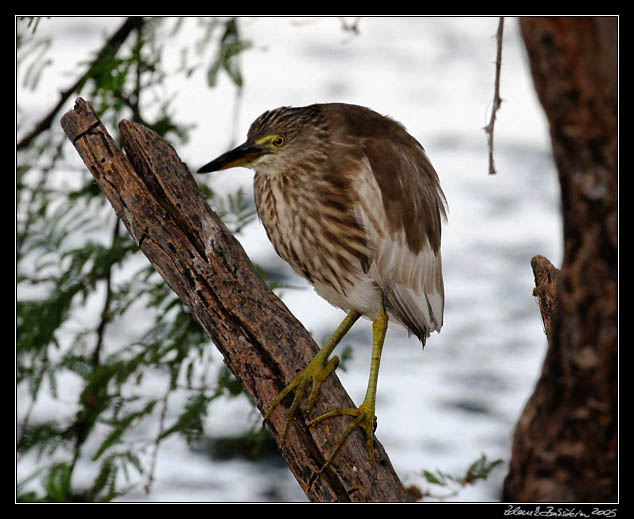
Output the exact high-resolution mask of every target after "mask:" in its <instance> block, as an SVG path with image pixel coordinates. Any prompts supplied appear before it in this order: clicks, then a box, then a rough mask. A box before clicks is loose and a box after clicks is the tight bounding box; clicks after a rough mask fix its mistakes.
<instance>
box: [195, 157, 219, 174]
mask: <svg viewBox="0 0 634 519" xmlns="http://www.w3.org/2000/svg"><path fill="white" fill-rule="evenodd" d="M217 170H218V166H217V164H216V161H215V160H212V161H211V162H208V163H207V164H205V165H204V166H203V167H201V168H200V169H199V170H198V171H196V173H211V172H212V171H217Z"/></svg>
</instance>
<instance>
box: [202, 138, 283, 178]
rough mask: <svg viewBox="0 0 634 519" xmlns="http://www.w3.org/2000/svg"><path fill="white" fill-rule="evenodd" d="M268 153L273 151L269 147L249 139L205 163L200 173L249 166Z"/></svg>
mask: <svg viewBox="0 0 634 519" xmlns="http://www.w3.org/2000/svg"><path fill="white" fill-rule="evenodd" d="M267 153H271V151H270V150H269V149H268V148H267V147H265V146H263V145H261V144H257V143H255V142H250V141H247V142H245V143H244V144H241V145H240V146H238V147H237V148H234V149H232V150H231V151H228V152H227V153H224V154H223V155H220V157H218V158H217V159H214V160H212V161H211V162H209V163H207V164H205V165H204V166H203V167H202V168H200V169H199V170H198V173H210V172H211V171H220V170H221V169H228V168H234V167H237V166H244V167H247V166H249V165H250V164H252V163H253V162H255V161H256V160H257V159H259V158H260V157H261V156H262V155H265V154H267Z"/></svg>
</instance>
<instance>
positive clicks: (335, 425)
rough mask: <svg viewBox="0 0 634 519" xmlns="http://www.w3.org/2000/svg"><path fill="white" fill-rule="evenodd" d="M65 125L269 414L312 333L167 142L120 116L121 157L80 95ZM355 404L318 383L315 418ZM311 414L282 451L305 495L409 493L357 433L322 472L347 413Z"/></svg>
mask: <svg viewBox="0 0 634 519" xmlns="http://www.w3.org/2000/svg"><path fill="white" fill-rule="evenodd" d="M61 124H62V127H63V128H64V131H65V132H66V135H67V136H68V138H69V139H70V140H71V141H72V143H73V144H74V146H75V148H76V149H77V151H78V153H79V155H80V156H81V158H82V159H83V161H84V163H85V164H86V166H87V167H88V169H89V170H90V172H91V173H92V175H93V176H94V178H95V181H96V182H97V183H98V184H99V186H100V187H101V188H102V190H103V191H104V193H105V195H106V197H107V198H108V200H109V201H110V203H111V205H112V207H113V208H114V210H115V212H116V214H117V216H118V217H119V218H120V219H121V221H122V222H123V223H124V224H125V226H126V228H127V229H128V231H129V232H130V234H131V235H132V237H133V238H134V240H135V241H136V243H137V244H138V245H139V247H140V249H141V250H142V251H143V253H144V254H145V255H146V256H147V258H148V259H149V261H150V262H151V263H152V265H153V266H154V267H155V268H156V270H157V271H158V272H159V273H160V274H161V276H162V277H163V279H164V280H165V281H166V282H167V283H168V285H169V286H170V287H171V288H172V289H173V290H174V291H175V292H176V293H177V294H178V296H179V297H180V298H181V299H182V300H183V302H184V303H185V304H186V305H187V306H188V308H189V309H190V311H191V312H192V314H193V315H194V316H195V317H196V318H197V319H198V321H199V322H200V324H201V325H202V326H203V328H204V329H205V330H206V332H207V333H208V334H209V337H210V338H211V339H212V340H213V342H214V344H215V345H216V347H217V348H218V349H219V350H220V352H221V353H222V355H223V357H224V361H225V363H226V365H227V366H228V368H229V369H230V370H231V372H232V373H233V374H234V375H235V376H236V378H238V379H239V380H240V382H241V383H242V384H243V385H244V387H245V389H246V390H247V391H248V392H249V394H250V395H251V397H252V398H253V401H254V402H255V403H256V405H257V406H258V408H259V409H260V410H261V411H262V410H264V411H266V409H267V408H268V406H269V404H270V402H271V401H272V400H273V399H274V398H275V396H276V395H277V394H278V392H279V391H280V390H281V389H282V388H283V387H284V386H285V385H286V384H287V383H289V382H290V381H291V379H292V378H293V377H294V376H295V375H296V374H297V373H298V372H299V371H300V370H301V369H303V368H304V367H305V366H306V364H307V363H308V362H309V361H310V359H311V358H312V356H313V355H314V354H315V353H316V351H317V346H316V344H315V343H314V341H313V340H312V338H311V337H310V335H309V334H308V332H306V330H305V329H304V328H303V326H302V325H301V324H300V323H299V322H298V321H297V320H296V319H295V318H294V317H293V315H292V314H291V313H290V312H289V310H288V309H287V308H286V307H285V306H284V304H283V303H282V302H281V301H280V300H279V299H278V298H277V297H276V296H275V295H274V294H273V293H272V292H271V291H270V290H269V289H268V288H267V286H266V285H265V283H264V282H263V281H262V280H261V279H260V278H259V277H258V275H257V274H256V273H255V271H254V269H253V267H252V265H251V263H250V261H249V259H248V257H247V256H246V254H245V252H244V250H243V249H242V247H241V246H240V244H239V243H238V241H237V240H236V239H235V238H234V237H233V235H232V234H231V233H230V232H229V231H228V229H227V228H226V227H225V225H224V224H223V223H222V222H221V221H220V219H219V218H218V217H217V215H216V214H215V213H214V212H213V211H212V210H211V209H210V208H209V206H208V205H207V203H206V201H205V199H204V197H203V196H202V194H201V193H200V191H199V190H198V187H197V185H196V182H195V180H194V178H193V177H192V175H191V173H190V171H189V169H188V168H187V166H186V165H185V164H184V163H183V162H181V160H180V159H179V157H178V156H177V154H176V152H175V151H174V149H173V148H172V147H171V146H170V145H169V144H168V143H167V142H165V141H164V140H162V139H160V138H159V137H158V135H156V134H155V133H154V132H152V131H151V130H149V129H147V128H145V127H143V126H140V125H137V124H134V123H130V122H128V121H122V122H121V123H120V125H119V131H120V137H121V141H122V143H123V146H124V148H125V151H126V155H124V154H123V153H122V152H121V151H120V150H118V149H117V147H116V145H115V142H114V141H113V140H112V138H111V137H110V135H109V134H108V132H107V130H106V129H105V127H104V126H103V125H102V124H101V122H100V121H99V119H98V118H97V116H96V114H95V113H94V111H93V109H92V107H91V106H90V104H89V103H87V102H86V101H84V100H83V99H78V100H77V101H76V103H75V108H74V110H72V111H70V112H68V113H67V114H65V115H64V117H63V118H62V121H61ZM351 405H352V402H351V400H350V398H349V397H348V395H347V394H346V392H345V390H344V389H343V387H342V386H341V384H340V382H339V380H338V379H337V377H336V376H331V377H329V378H328V380H326V382H325V383H324V384H323V385H322V387H321V392H320V398H319V399H318V401H317V404H316V405H315V409H314V410H313V413H314V414H313V416H317V414H318V413H322V412H325V411H327V410H329V409H331V408H334V407H351ZM285 417H286V408H285V407H284V406H278V409H276V410H275V412H274V413H273V415H272V417H271V420H270V428H271V430H272V432H273V434H274V436H275V437H276V439H277V441H278V445H279V434H280V433H281V431H282V429H283V425H284V420H285ZM308 419H309V417H307V416H306V415H305V414H304V413H303V412H300V413H298V416H297V417H296V418H295V419H294V420H293V424H292V425H291V427H290V429H289V432H288V436H287V439H286V442H285V443H284V444H282V445H280V450H281V452H282V454H283V456H284V457H285V459H286V461H287V462H288V465H289V467H290V469H291V471H292V472H293V474H294V475H295V477H296V478H297V480H298V482H299V483H300V485H301V487H302V488H303V490H304V492H305V493H306V495H307V496H308V498H309V499H310V500H312V501H331V502H332V501H337V502H343V501H405V500H406V499H407V495H406V492H405V490H404V488H403V485H402V484H401V482H400V481H399V479H398V477H397V475H396V474H395V472H394V470H393V468H392V465H391V463H390V461H389V459H388V457H387V455H386V454H385V452H384V450H383V448H382V447H381V445H380V444H379V443H378V442H377V441H376V440H375V454H376V459H377V462H376V465H375V469H374V470H373V469H372V468H371V467H370V466H369V463H368V456H367V451H366V448H365V444H364V439H363V436H362V435H361V434H353V435H352V436H351V437H350V438H349V440H348V442H347V443H346V445H345V446H344V448H343V449H342V450H341V452H340V453H339V454H338V456H337V458H336V459H335V461H334V463H333V467H332V468H329V469H327V470H326V471H325V472H324V473H323V474H318V472H319V469H320V467H321V466H322V465H323V464H324V462H325V460H326V459H327V457H328V455H329V454H330V452H331V449H332V448H333V446H334V442H335V441H336V439H337V438H339V437H340V435H341V434H342V433H343V432H344V430H345V428H346V419H332V420H326V421H324V422H321V423H320V424H318V425H317V426H315V427H310V428H309V427H307V426H306V423H307V421H308Z"/></svg>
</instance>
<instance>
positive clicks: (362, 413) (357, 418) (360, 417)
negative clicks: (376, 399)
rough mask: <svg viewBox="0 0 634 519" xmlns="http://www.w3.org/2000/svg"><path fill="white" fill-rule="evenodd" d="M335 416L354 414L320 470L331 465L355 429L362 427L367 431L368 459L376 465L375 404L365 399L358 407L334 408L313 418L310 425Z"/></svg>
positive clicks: (372, 464) (371, 463)
mask: <svg viewBox="0 0 634 519" xmlns="http://www.w3.org/2000/svg"><path fill="white" fill-rule="evenodd" d="M333 416H352V417H354V420H353V421H352V422H351V423H350V425H349V426H348V428H347V429H346V431H345V432H344V433H343V436H342V437H341V438H340V439H339V441H338V442H337V444H336V445H335V448H334V449H333V451H332V453H331V454H330V456H329V457H328V459H327V460H326V463H325V464H324V466H323V467H322V468H321V470H320V472H323V471H324V470H326V468H327V467H328V466H329V465H330V463H331V462H332V460H333V459H334V458H335V456H336V455H337V453H338V452H339V450H340V449H341V447H343V446H344V444H345V443H346V440H347V439H348V437H349V436H350V434H352V432H353V431H354V430H355V429H361V430H362V431H363V432H364V433H365V444H366V447H367V449H368V459H369V460H370V465H371V466H372V467H374V431H375V429H376V416H375V415H374V404H373V403H371V402H366V401H364V402H363V403H362V404H361V405H360V406H359V407H357V408H356V409H339V408H337V409H333V410H331V411H328V412H327V413H324V414H322V415H321V416H318V417H317V418H315V419H313V420H311V421H310V422H309V425H311V426H312V425H315V424H316V423H319V422H321V421H322V420H325V419H326V418H332V417H333Z"/></svg>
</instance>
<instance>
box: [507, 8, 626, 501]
mask: <svg viewBox="0 0 634 519" xmlns="http://www.w3.org/2000/svg"><path fill="white" fill-rule="evenodd" d="M520 28H521V32H522V36H523V39H524V43H525V45H526V49H527V51H528V57H529V60H530V67H531V72H532V75H533V80H534V84H535V88H536V90H537V94H538V96H539V99H540V101H541V104H542V106H543V108H544V111H545V113H546V116H547V118H548V122H549V125H550V135H551V140H552V148H553V155H554V159H555V163H556V166H557V170H558V174H559V181H560V185H561V199H562V211H563V238H564V258H563V265H562V268H561V271H560V272H559V273H558V274H557V273H556V271H555V270H554V269H551V268H549V267H548V265H547V263H548V262H544V261H543V259H536V260H534V265H533V266H534V269H535V275H536V284H537V288H536V295H538V296H539V298H540V303H541V302H542V301H544V302H547V303H548V304H547V306H548V307H549V308H550V310H549V311H547V312H546V314H547V315H546V317H545V319H544V322H545V325H546V331H547V333H548V344H549V347H548V352H547V354H546V358H545V361H544V366H543V371H542V374H541V378H540V379H539V381H538V383H537V386H536V388H535V392H534V394H533V395H532V397H531V398H530V400H529V402H528V403H527V405H526V408H525V409H524V412H523V414H522V416H521V418H520V420H519V422H518V424H517V429H516V432H515V437H514V442H513V452H512V458H511V463H510V470H509V474H508V476H507V478H506V481H505V485H504V500H506V501H520V502H526V501H539V502H548V501H566V502H570V501H577V502H613V501H617V499H618V496H617V443H618V442H617V429H618V427H617V374H618V373H617V369H618V368H617V338H618V323H617V290H618V279H617V257H618V250H617V247H618V242H617V240H618V235H617V223H618V221H617V219H618V207H617V183H618V177H617V175H618V173H617V142H618V141H617V139H618V136H617V126H618V125H617V122H618V112H617V107H618V97H617V94H618V93H617V87H618V78H617V52H618V20H617V19H616V18H614V17H606V18H523V19H521V21H520ZM551 267H552V266H551ZM538 274H539V276H538ZM540 306H541V307H542V311H543V310H544V306H543V305H540Z"/></svg>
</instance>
